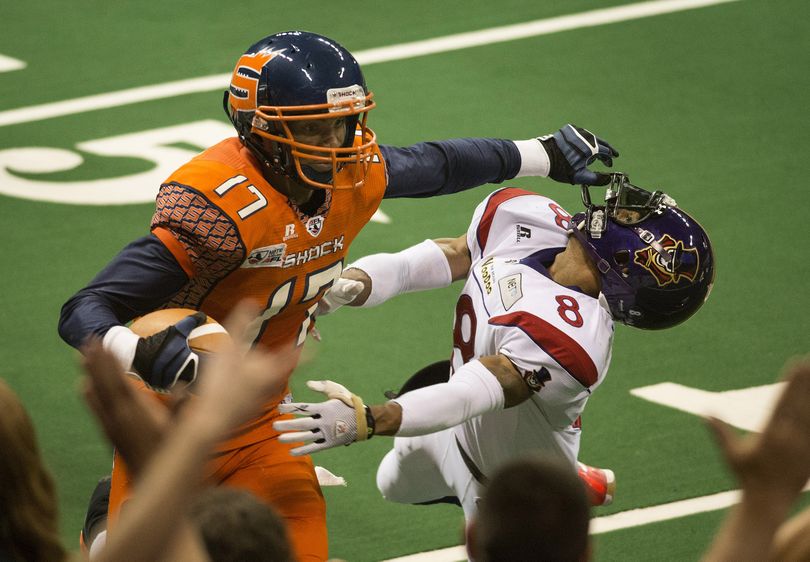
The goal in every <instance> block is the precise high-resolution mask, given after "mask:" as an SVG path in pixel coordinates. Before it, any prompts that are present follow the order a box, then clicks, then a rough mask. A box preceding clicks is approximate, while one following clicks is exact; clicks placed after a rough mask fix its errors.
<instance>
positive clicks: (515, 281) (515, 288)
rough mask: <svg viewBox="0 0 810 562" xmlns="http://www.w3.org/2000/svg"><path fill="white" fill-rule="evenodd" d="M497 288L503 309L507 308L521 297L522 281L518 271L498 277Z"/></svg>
mask: <svg viewBox="0 0 810 562" xmlns="http://www.w3.org/2000/svg"><path fill="white" fill-rule="evenodd" d="M498 289H499V290H500V292H501V302H502V303H503V308H504V310H509V309H510V308H512V307H513V306H514V305H515V303H516V302H517V301H519V300H520V299H522V298H523V283H522V279H521V276H520V273H515V274H514V275H507V276H506V277H503V278H502V279H498Z"/></svg>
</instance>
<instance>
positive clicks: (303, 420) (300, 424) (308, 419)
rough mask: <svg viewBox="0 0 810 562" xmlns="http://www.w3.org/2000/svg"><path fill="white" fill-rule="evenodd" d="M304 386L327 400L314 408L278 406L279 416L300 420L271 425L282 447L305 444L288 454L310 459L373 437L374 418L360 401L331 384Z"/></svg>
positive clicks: (319, 383)
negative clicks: (289, 415)
mask: <svg viewBox="0 0 810 562" xmlns="http://www.w3.org/2000/svg"><path fill="white" fill-rule="evenodd" d="M307 386H308V387H309V388H311V389H312V390H315V391H318V392H322V393H323V394H325V395H326V396H327V397H328V398H329V400H327V401H326V402H319V403H314V404H313V403H303V402H298V403H291V404H279V406H278V409H279V411H280V412H281V413H283V414H290V413H293V414H298V415H300V416H302V417H299V418H296V419H293V420H282V421H277V422H274V423H273V429H275V430H276V431H278V432H280V435H279V438H278V440H279V441H281V442H282V443H301V442H303V443H304V445H301V446H299V447H295V448H293V449H291V450H290V454H292V455H295V456H299V455H309V454H311V453H315V452H317V451H322V450H324V449H331V448H332V447H337V446H338V445H351V444H352V443H354V442H355V441H365V440H366V439H371V436H372V435H374V417H373V416H372V415H371V412H370V410H369V408H368V406H366V405H365V404H364V403H363V399H362V398H360V397H359V396H357V395H356V394H353V393H352V392H351V391H349V390H348V389H347V388H346V387H345V386H343V385H341V384H338V383H336V382H332V381H307Z"/></svg>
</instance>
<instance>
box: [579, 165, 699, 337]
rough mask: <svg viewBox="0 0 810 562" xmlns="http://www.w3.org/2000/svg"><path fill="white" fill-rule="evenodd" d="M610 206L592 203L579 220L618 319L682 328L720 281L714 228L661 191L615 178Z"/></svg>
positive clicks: (609, 192)
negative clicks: (712, 235)
mask: <svg viewBox="0 0 810 562" xmlns="http://www.w3.org/2000/svg"><path fill="white" fill-rule="evenodd" d="M611 176H612V177H611V182H610V184H609V185H608V187H607V193H606V194H605V204H604V205H595V204H593V203H592V202H591V197H590V192H589V187H588V186H582V201H583V203H584V204H585V209H586V210H585V212H584V213H578V214H576V215H575V216H574V217H573V218H572V220H571V225H572V230H573V233H574V236H576V238H577V239H578V240H579V241H580V242H581V243H582V245H583V247H584V248H585V249H586V251H587V252H588V254H589V255H590V256H591V258H592V259H593V261H594V264H595V265H596V268H597V269H598V270H599V273H600V274H601V278H602V279H601V280H602V294H603V295H604V296H605V298H606V299H607V302H608V305H609V306H610V311H611V313H612V314H613V318H614V320H617V321H620V322H623V323H624V324H628V325H630V326H635V327H637V328H644V329H648V330H659V329H662V328H669V327H671V326H675V325H676V324H680V323H681V322H683V321H684V320H686V319H687V318H689V317H690V316H692V315H693V314H694V313H695V312H696V311H697V310H698V309H699V308H700V307H701V306H702V305H703V303H704V302H705V301H706V299H707V298H708V296H709V293H710V291H711V288H712V284H713V283H714V254H713V252H712V246H711V243H710V242H709V236H708V235H707V234H706V231H705V230H703V228H702V227H701V226H700V225H699V224H698V223H697V221H695V220H694V219H693V218H692V217H691V216H689V215H688V214H686V213H685V212H684V211H682V210H681V209H679V208H678V207H677V206H676V204H675V201H674V200H673V199H672V198H671V197H669V196H668V195H666V194H665V193H663V192H661V191H655V192H653V193H650V192H649V191H645V190H644V189H641V188H639V187H637V186H635V185H633V184H631V183H630V181H629V179H628V177H627V176H626V175H624V174H621V173H616V174H611Z"/></svg>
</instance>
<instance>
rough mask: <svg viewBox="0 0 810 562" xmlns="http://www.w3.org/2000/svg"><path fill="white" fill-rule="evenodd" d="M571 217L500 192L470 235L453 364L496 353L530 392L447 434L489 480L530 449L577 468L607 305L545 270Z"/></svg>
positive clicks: (542, 200)
mask: <svg viewBox="0 0 810 562" xmlns="http://www.w3.org/2000/svg"><path fill="white" fill-rule="evenodd" d="M569 219H570V216H569V215H568V213H566V212H565V211H564V210H563V209H562V208H561V207H560V206H559V205H557V204H556V203H555V202H554V201H552V200H551V199H548V198H546V197H542V196H540V195H536V194H534V193H531V192H529V191H524V190H521V189H515V188H506V189H501V190H499V191H496V192H494V193H493V194H491V195H490V196H489V197H487V199H486V200H484V201H483V202H482V203H481V204H480V205H479V206H478V208H477V209H476V211H475V214H474V215H473V220H472V223H471V224H470V227H469V229H468V231H467V246H468V248H469V249H470V253H471V257H472V266H471V268H470V273H469V275H468V277H467V282H466V284H465V285H464V290H463V291H462V293H461V296H460V297H459V299H458V303H457V305H456V316H455V327H454V330H453V341H454V344H453V345H454V349H453V360H452V365H453V370H454V371H455V370H456V369H458V368H459V367H461V365H463V364H464V363H467V362H469V361H471V360H473V359H476V358H478V357H482V356H487V355H495V354H502V355H505V356H506V357H508V358H509V359H510V360H511V361H512V363H513V364H514V365H515V366H516V367H517V368H518V370H519V371H520V372H521V375H522V376H523V377H524V380H525V381H526V382H527V384H528V385H529V387H530V388H531V389H532V390H533V394H532V396H531V397H530V398H529V399H528V400H526V401H525V402H523V403H522V404H520V405H518V406H515V407H512V408H508V409H506V410H503V411H498V412H493V413H490V414H485V415H483V416H479V417H476V418H473V419H471V420H469V421H467V422H466V423H464V424H462V425H460V426H458V427H456V428H454V429H453V430H452V431H453V432H454V437H455V439H457V440H458V444H459V445H460V446H461V448H462V450H463V452H464V453H466V455H467V456H468V458H469V460H471V461H472V462H473V463H474V464H475V466H476V467H477V468H478V469H479V470H480V472H481V473H482V474H483V475H484V476H485V477H486V476H487V475H490V474H492V472H494V470H495V469H496V468H497V467H498V466H500V465H501V464H503V462H504V461H506V460H508V459H511V458H513V457H514V456H515V455H518V454H521V453H525V452H529V451H538V450H541V451H542V452H543V453H544V454H551V455H555V456H558V457H560V458H564V459H567V460H568V461H569V462H571V463H572V464H573V463H574V462H575V461H576V457H577V453H578V448H579V431H580V430H579V415H580V413H581V412H582V410H583V408H584V407H585V403H586V402H587V400H588V397H589V396H590V394H591V392H593V390H594V389H595V388H596V387H598V386H599V384H600V383H601V382H602V380H603V379H604V377H605V374H606V372H607V369H608V365H609V363H610V356H611V346H612V340H613V321H612V319H611V316H610V312H609V311H608V309H607V306H606V304H605V303H602V302H600V301H599V300H598V299H595V298H593V297H590V296H588V295H586V294H584V293H582V292H581V291H579V290H578V289H577V288H576V287H564V286H562V285H559V284H558V283H556V282H554V281H553V280H552V279H551V278H550V276H549V274H548V271H547V270H546V266H548V265H550V264H551V262H552V261H553V260H554V257H555V256H556V255H557V254H558V253H559V252H561V251H562V250H563V249H564V248H565V246H566V244H567V243H568V233H567V228H568V223H569Z"/></svg>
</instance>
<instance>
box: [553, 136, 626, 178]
mask: <svg viewBox="0 0 810 562" xmlns="http://www.w3.org/2000/svg"><path fill="white" fill-rule="evenodd" d="M539 140H540V142H541V143H543V148H545V149H546V152H547V153H548V157H549V160H550V163H551V170H550V171H549V174H548V176H549V177H550V178H551V179H553V180H555V181H558V182H562V183H570V184H582V185H607V184H608V183H610V174H604V173H600V172H592V171H590V170H589V169H588V168H587V166H588V165H590V164H592V163H593V161H594V160H597V159H598V160H600V161H601V162H602V163H604V164H605V165H606V166H608V167H611V166H613V158H614V157H616V156H618V155H619V153H618V151H617V150H616V149H615V148H613V147H612V146H610V145H609V144H608V143H607V142H605V141H603V140H602V139H600V138H599V137H597V136H596V135H594V134H593V133H592V132H590V131H588V130H587V129H583V128H581V127H577V126H576V125H571V124H568V125H566V126H565V127H563V128H562V129H560V130H559V131H557V132H556V133H554V134H553V135H546V136H544V137H540V139H539Z"/></svg>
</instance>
